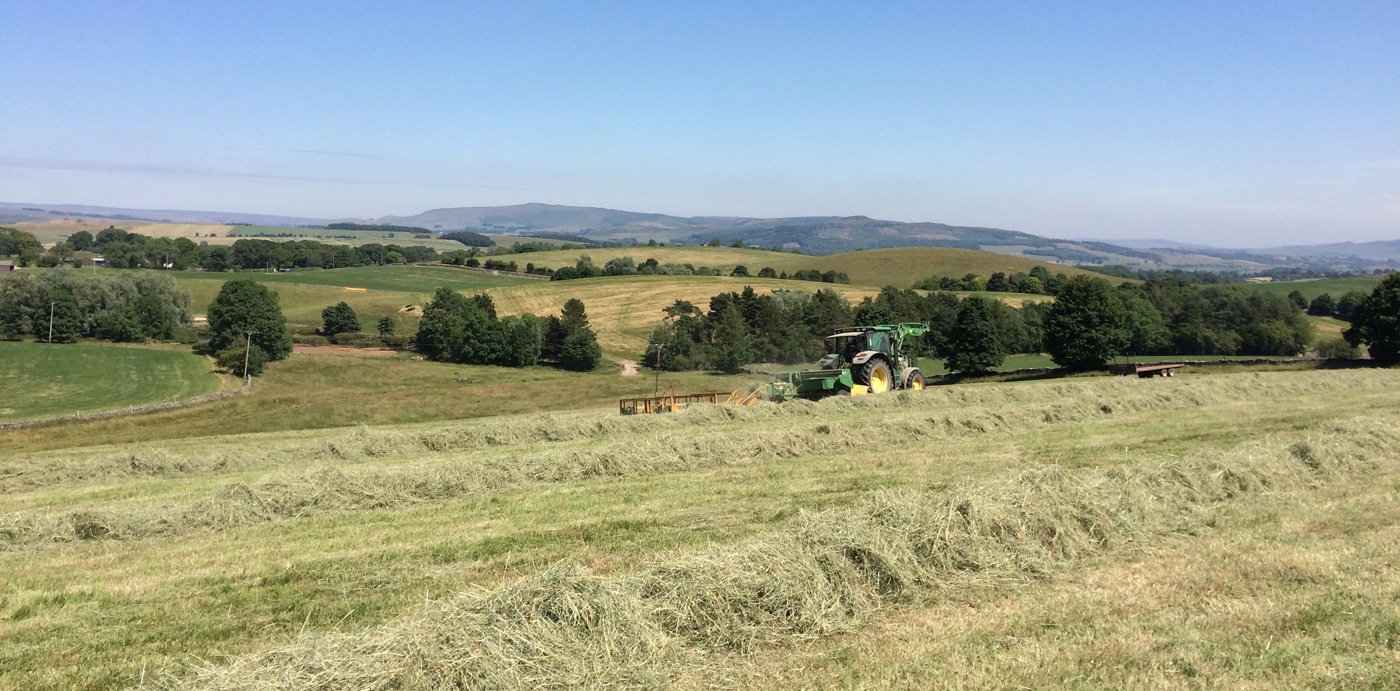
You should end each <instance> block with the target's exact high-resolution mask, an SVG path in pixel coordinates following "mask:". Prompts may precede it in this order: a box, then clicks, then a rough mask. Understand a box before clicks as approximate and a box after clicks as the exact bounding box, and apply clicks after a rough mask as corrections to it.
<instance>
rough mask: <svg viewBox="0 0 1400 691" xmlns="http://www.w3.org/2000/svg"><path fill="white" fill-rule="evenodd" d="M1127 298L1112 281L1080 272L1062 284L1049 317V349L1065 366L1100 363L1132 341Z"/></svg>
mask: <svg viewBox="0 0 1400 691" xmlns="http://www.w3.org/2000/svg"><path fill="white" fill-rule="evenodd" d="M1126 322H1127V316H1126V314H1125V310H1124V308H1123V301H1122V300H1121V299H1119V298H1118V294H1117V293H1116V292H1115V291H1114V290H1113V286H1111V285H1109V283H1108V281H1105V280H1103V279H1100V278H1094V277H1092V276H1086V275H1079V276H1074V277H1071V278H1067V279H1065V281H1064V282H1063V283H1062V284H1060V286H1059V293H1058V295H1057V296H1056V299H1055V304H1054V305H1052V306H1051V307H1050V310H1049V312H1048V313H1047V314H1046V319H1045V349H1046V350H1047V351H1049V353H1050V358H1051V359H1052V360H1054V361H1055V363H1056V364H1058V365H1060V366H1061V367H1068V368H1070V369H1091V368H1094V367H1100V366H1102V365H1103V364H1104V363H1105V362H1107V361H1108V360H1109V359H1111V358H1113V357H1114V356H1115V355H1117V354H1119V353H1120V352H1122V350H1123V348H1124V347H1126V346H1127V345H1128V343H1129V334H1128V329H1127V324H1126Z"/></svg>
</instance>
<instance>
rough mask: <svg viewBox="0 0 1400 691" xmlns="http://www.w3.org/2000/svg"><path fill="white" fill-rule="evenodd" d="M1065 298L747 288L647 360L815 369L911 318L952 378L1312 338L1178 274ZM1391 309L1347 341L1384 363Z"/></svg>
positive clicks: (1301, 326)
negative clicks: (853, 343)
mask: <svg viewBox="0 0 1400 691" xmlns="http://www.w3.org/2000/svg"><path fill="white" fill-rule="evenodd" d="M1392 276H1394V277H1395V278H1388V279H1387V281H1390V282H1391V283H1394V284H1395V286H1396V290H1397V292H1400V274H1393V275H1392ZM1387 285H1388V284H1387ZM1377 290H1378V294H1379V291H1380V288H1378V289H1377ZM1057 293H1058V294H1057V295H1056V299H1055V300H1054V301H1053V302H1050V301H1045V302H1027V303H1025V304H1024V305H1023V306H1021V307H1020V308H1013V307H1010V306H1007V305H1005V304H1003V303H1001V302H999V301H997V300H992V299H990V298H986V297H983V296H969V297H965V298H960V297H959V296H957V295H955V294H953V293H950V292H943V291H938V292H931V293H921V292H919V291H916V290H901V289H898V288H894V287H886V288H884V289H883V290H881V291H880V293H879V294H878V295H876V296H875V297H873V298H866V299H865V300H863V301H862V302H861V303H860V304H859V305H857V306H855V307H854V308H853V307H852V306H851V305H850V304H849V303H847V301H846V300H845V299H844V298H842V297H841V296H840V295H838V294H836V293H835V292H833V291H830V290H821V291H817V292H816V293H814V294H807V293H800V292H794V291H774V292H773V293H771V294H768V295H760V294H758V293H757V292H756V291H754V290H753V288H752V287H745V289H744V290H743V291H742V292H729V293H721V294H719V295H716V296H714V297H712V298H711V299H710V303H709V305H708V310H702V309H700V308H699V307H697V306H696V305H694V304H692V303H690V302H687V301H683V300H678V301H676V302H675V303H674V304H672V305H671V306H669V307H667V308H666V309H665V310H663V314H664V318H663V319H662V321H661V322H660V323H659V324H657V326H656V327H655V328H654V329H653V330H652V331H651V334H650V338H649V343H650V344H651V345H650V346H649V348H648V351H647V352H646V353H645V354H644V356H643V358H642V360H643V362H644V363H646V364H647V365H648V366H653V367H656V366H659V367H661V368H662V369H668V370H707V369H719V370H724V371H731V372H732V371H737V370H738V369H739V368H741V367H743V366H744V365H746V364H750V363H753V362H776V363H799V362H810V361H812V360H814V359H816V358H817V357H819V356H820V355H822V354H823V352H824V347H825V346H824V344H823V342H822V339H823V338H824V337H825V336H828V335H830V334H831V333H832V331H833V330H834V329H836V328H840V327H846V326H852V325H875V324H891V323H896V322H902V321H918V322H928V323H929V324H930V326H931V327H932V328H931V329H930V331H929V333H928V334H926V335H925V336H924V337H922V338H921V339H920V340H918V341H917V342H915V343H914V344H913V348H914V351H915V352H914V354H916V355H922V356H929V357H937V358H946V359H947V360H948V363H947V364H948V368H949V369H950V370H951V371H956V372H964V373H981V372H986V371H989V370H991V369H993V368H995V367H998V366H1000V365H1001V364H1002V362H1003V360H1004V358H1005V357H1006V356H1007V355H1009V354H1015V353H1042V352H1043V353H1048V354H1049V355H1050V356H1051V358H1052V359H1053V360H1054V361H1055V362H1056V363H1057V364H1059V365H1061V366H1063V367H1067V368H1071V369H1084V368H1093V367H1098V366H1101V365H1103V364H1104V363H1105V362H1107V361H1108V360H1110V359H1112V358H1114V357H1118V356H1121V355H1257V356H1290V355H1299V354H1301V353H1303V352H1304V351H1306V350H1307V349H1308V348H1309V347H1310V346H1311V345H1312V341H1313V332H1312V327H1311V324H1310V322H1308V320H1307V319H1306V317H1305V316H1304V310H1303V308H1302V307H1301V306H1300V305H1299V304H1298V303H1297V301H1295V300H1291V299H1288V298H1284V297H1281V296H1277V295H1273V294H1270V293H1263V292H1257V291H1249V290H1245V289H1243V288H1240V287H1236V286H1199V285H1195V284H1189V283H1186V282H1184V281H1182V280H1180V279H1178V278H1176V277H1170V276H1169V277H1163V278H1159V279H1157V280H1150V281H1147V282H1144V283H1141V284H1131V283H1124V284H1122V285H1120V286H1117V287H1114V286H1113V285H1112V284H1110V283H1109V282H1107V281H1105V280H1103V279H1100V278H1096V277H1092V276H1088V275H1080V276H1074V277H1068V278H1066V279H1065V280H1064V282H1063V283H1062V284H1060V285H1058V286H1057ZM1390 304H1392V303H1389V302H1386V301H1385V300H1383V299H1381V298H1377V297H1375V296H1374V295H1373V296H1364V297H1363V299H1361V300H1360V301H1358V303H1357V306H1356V307H1355V308H1354V309H1353V318H1354V319H1355V318H1357V315H1362V314H1365V315H1367V318H1368V319H1370V321H1369V322H1368V326H1366V327H1364V328H1363V327H1354V329H1353V330H1354V331H1356V333H1357V334H1358V335H1357V336H1355V337H1354V338H1353V337H1348V339H1347V340H1348V341H1355V343H1354V345H1355V344H1360V343H1363V342H1365V343H1367V344H1372V343H1381V344H1382V345H1381V351H1380V352H1381V355H1382V357H1384V356H1385V353H1386V352H1387V351H1385V347H1386V346H1385V345H1384V344H1385V343H1386V342H1387V341H1384V339H1379V338H1378V337H1377V336H1375V334H1378V333H1383V332H1385V331H1386V329H1387V328H1388V327H1387V325H1388V324H1393V323H1394V322H1396V321H1400V317H1396V316H1394V315H1395V314H1396V312H1395V311H1392V312H1389V313H1386V312H1385V308H1384V307H1382V305H1390ZM1394 304H1395V305H1396V307H1392V308H1390V309H1392V310H1395V309H1397V308H1400V300H1397V302H1396V303H1394ZM1363 305H1365V306H1366V307H1364V308H1363V307H1362V306H1363ZM1387 319H1389V321H1386V320H1387ZM1397 328H1400V327H1397ZM1348 333H1350V332H1348ZM1363 333H1364V334H1365V337H1366V338H1369V339H1370V340H1364V339H1363V338H1362V336H1361V334H1363ZM1371 347H1372V355H1373V357H1375V354H1376V352H1377V351H1376V347H1375V346H1374V345H1372V346H1371Z"/></svg>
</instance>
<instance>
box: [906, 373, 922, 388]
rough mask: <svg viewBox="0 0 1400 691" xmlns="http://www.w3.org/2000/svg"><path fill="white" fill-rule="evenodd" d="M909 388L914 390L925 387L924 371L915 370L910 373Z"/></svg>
mask: <svg viewBox="0 0 1400 691" xmlns="http://www.w3.org/2000/svg"><path fill="white" fill-rule="evenodd" d="M909 388H910V389H913V390H914V391H919V390H920V389H923V388H924V375H923V373H922V372H919V371H918V370H915V371H914V373H913V374H910V375H909Z"/></svg>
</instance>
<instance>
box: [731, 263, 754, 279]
mask: <svg viewBox="0 0 1400 691" xmlns="http://www.w3.org/2000/svg"><path fill="white" fill-rule="evenodd" d="M729 275H730V276H743V277H745V278H748V276H749V267H747V266H744V265H743V264H740V265H738V266H736V267H734V270H733V271H730V272H729Z"/></svg>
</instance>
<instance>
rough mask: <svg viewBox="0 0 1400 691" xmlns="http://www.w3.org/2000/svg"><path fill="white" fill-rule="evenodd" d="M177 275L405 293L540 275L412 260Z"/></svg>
mask: <svg viewBox="0 0 1400 691" xmlns="http://www.w3.org/2000/svg"><path fill="white" fill-rule="evenodd" d="M170 273H171V274H172V275H174V276H175V277H176V278H184V279H190V280H217V281H227V280H232V279H234V278H250V279H252V280H255V281H258V282H259V283H266V284H269V285H270V284H273V283H300V284H304V285H320V286H334V287H337V288H344V287H346V286H350V287H355V288H367V289H370V290H392V291H398V292H403V293H432V292H433V291H435V290H437V289H438V288H452V289H453V290H464V291H472V290H484V289H486V288H494V287H498V286H509V285H519V284H522V283H529V282H531V281H537V280H538V279H529V278H517V277H515V276H501V275H493V274H488V273H485V272H481V271H468V270H465V269H454V268H451V267H447V266H434V265H432V264H412V265H403V266H356V267H350V268H345V269H314V270H301V271H286V272H281V273H268V272H265V271H240V272H232V273H219V272H209V271H172V272H170Z"/></svg>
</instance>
